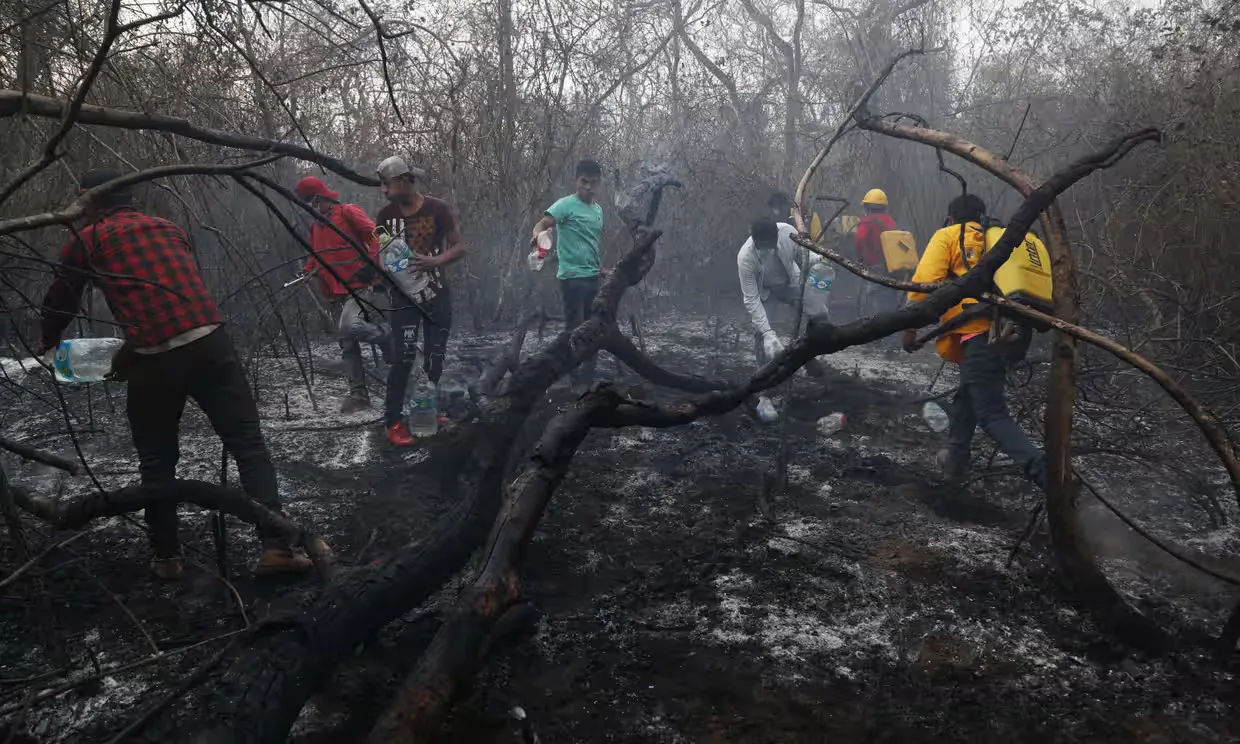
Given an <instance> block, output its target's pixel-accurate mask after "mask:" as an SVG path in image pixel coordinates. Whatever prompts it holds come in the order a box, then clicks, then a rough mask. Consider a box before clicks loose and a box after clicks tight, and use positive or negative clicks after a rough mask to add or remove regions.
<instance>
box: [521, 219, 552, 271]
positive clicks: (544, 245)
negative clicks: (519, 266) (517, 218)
mask: <svg viewBox="0 0 1240 744" xmlns="http://www.w3.org/2000/svg"><path fill="white" fill-rule="evenodd" d="M551 242H552V235H551V230H550V229H546V230H543V231H542V232H540V233H538V238H537V239H536V240H535V241H534V247H533V248H531V249H530V255H529V256H527V257H526V261H527V262H528V263H529V267H530V271H542V269H543V265H544V264H546V262H547V256H549V255H551Z"/></svg>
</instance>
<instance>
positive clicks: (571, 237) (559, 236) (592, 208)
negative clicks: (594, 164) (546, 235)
mask: <svg viewBox="0 0 1240 744" xmlns="http://www.w3.org/2000/svg"><path fill="white" fill-rule="evenodd" d="M547 214H549V215H551V216H552V217H554V218H555V252H556V254H558V256H559V261H560V268H559V271H557V272H556V275H555V276H556V278H557V279H582V278H586V277H591V276H598V275H599V248H598V244H599V238H601V237H602V235H603V208H602V207H601V206H600V205H599V203H598V202H594V203H593V204H586V203H585V202H583V201H582V200H581V199H580V198H579V197H578V196H577V195H576V194H569V195H568V196H566V197H564V198H563V199H560V200H559V201H557V202H556V203H555V204H552V205H551V206H550V207H548V208H547Z"/></svg>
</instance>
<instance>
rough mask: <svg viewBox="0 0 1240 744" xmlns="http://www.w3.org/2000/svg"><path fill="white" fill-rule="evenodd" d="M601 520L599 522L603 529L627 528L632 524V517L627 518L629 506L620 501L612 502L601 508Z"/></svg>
mask: <svg viewBox="0 0 1240 744" xmlns="http://www.w3.org/2000/svg"><path fill="white" fill-rule="evenodd" d="M603 511H604V514H603V518H602V519H600V520H599V522H600V523H601V524H602V525H603V526H604V527H609V528H611V529H617V528H622V527H628V526H629V525H630V524H631V523H632V517H630V516H629V506H628V504H626V503H624V502H622V501H613V502H612V503H610V504H607V505H606V506H604V507H603Z"/></svg>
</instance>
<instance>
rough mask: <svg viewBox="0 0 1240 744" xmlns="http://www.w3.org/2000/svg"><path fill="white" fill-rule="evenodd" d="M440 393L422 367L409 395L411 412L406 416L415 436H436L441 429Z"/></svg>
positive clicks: (410, 429)
mask: <svg viewBox="0 0 1240 744" xmlns="http://www.w3.org/2000/svg"><path fill="white" fill-rule="evenodd" d="M438 398H439V395H438V391H437V390H436V389H435V383H433V382H431V381H430V378H428V377H427V376H426V373H425V372H423V371H422V370H421V369H420V368H419V370H418V374H417V379H415V380H414V381H413V393H412V394H411V395H410V396H409V413H408V415H407V416H406V417H405V418H406V423H407V424H408V425H409V433H410V434H412V435H414V436H415V437H430V436H434V435H435V433H436V432H438V431H439V401H438Z"/></svg>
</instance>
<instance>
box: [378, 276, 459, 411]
mask: <svg viewBox="0 0 1240 744" xmlns="http://www.w3.org/2000/svg"><path fill="white" fill-rule="evenodd" d="M391 300H392V308H393V310H392V341H391V344H392V348H391V362H392V365H391V367H389V368H388V379H387V394H386V395H385V396H384V400H383V407H384V414H383V421H384V423H385V424H386V425H387V426H391V425H392V424H395V423H396V422H397V421H400V419H401V413H402V412H403V410H404V407H405V393H406V391H407V390H408V388H409V374H410V373H411V372H413V363H414V361H415V360H416V359H417V355H418V328H419V327H420V328H421V329H422V335H423V342H422V356H423V358H424V361H423V363H422V368H423V369H425V370H426V376H427V377H429V378H430V381H431V382H433V383H438V382H439V378H440V376H442V375H443V363H444V355H445V354H446V353H447V351H448V336H449V334H450V333H451V332H452V296H451V295H450V294H449V293H448V289H447V287H444V288H442V289H440V290H439V292H438V294H436V295H435V296H434V297H432V298H431V299H430V300H429V301H427V302H426V303H424V304H422V305H421V309H420V310H419V308H418V307H417V306H414V305H410V304H409V300H408V299H406V298H405V297H403V296H393V297H392V298H391Z"/></svg>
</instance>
